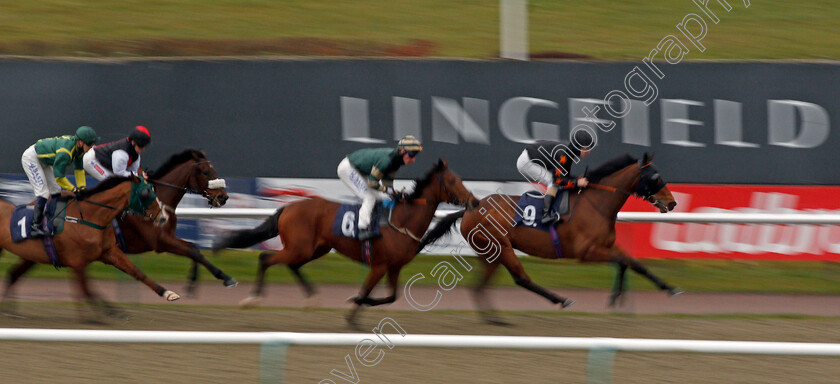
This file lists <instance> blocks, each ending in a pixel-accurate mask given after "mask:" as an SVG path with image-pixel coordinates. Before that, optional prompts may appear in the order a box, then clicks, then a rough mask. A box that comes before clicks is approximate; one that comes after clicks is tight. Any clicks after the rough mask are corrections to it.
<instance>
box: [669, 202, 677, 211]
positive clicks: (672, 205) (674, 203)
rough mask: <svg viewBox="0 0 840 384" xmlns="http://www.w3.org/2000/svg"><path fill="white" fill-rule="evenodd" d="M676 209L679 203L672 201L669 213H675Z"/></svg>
mask: <svg viewBox="0 0 840 384" xmlns="http://www.w3.org/2000/svg"><path fill="white" fill-rule="evenodd" d="M676 207H677V202H676V201H672V202H670V203H668V210H669V211H673V210H674V208H676Z"/></svg>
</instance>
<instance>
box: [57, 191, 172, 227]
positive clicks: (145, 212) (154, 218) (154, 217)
mask: <svg viewBox="0 0 840 384" xmlns="http://www.w3.org/2000/svg"><path fill="white" fill-rule="evenodd" d="M73 201H75V202H76V203H77V204H79V216H80V217H72V216H65V217H64V220H65V221H69V222H71V223H78V224H83V225H87V226H88V227H91V228H95V229H105V228H107V227H108V225H107V224H106V225H100V224H96V223H94V222H92V221H88V220H85V214H84V212H82V203H87V204H92V205H96V206H99V207H102V208H107V209H110V210H114V211H119V210H120V208H117V207H113V206H110V205H108V204H103V203H99V202H96V201H91V200H79V199H76V198H73ZM155 201H156V202H157V203H158V207H160V209H159V210H158V211H157V213H155V214H154V215H152V214H151V213H150V212H149V210H148V209H145V208H144V209H143V211H137V210H134V209H132V208H130V207H126V208H124V209H122V212H121V213H120V215H119V218H120V220H123V219H124V218H125V216H126V215H138V216H141V217H142V218H144V219H149V220H151V221H152V222H157V221H158V217H159V216H161V215H163V218H162V221H163V222H166V221H167V220H169V215H168V214H167V213H166V210H168V209H171V208H169V207H168V206H167V205H166V204H164V203H163V202H162V201H160V199H158V198H157V197H155ZM67 206H69V204H67V205H65V206H64V208H63V210H65V211H66V210H67ZM55 215H56V216H58V215H60V213H56V214H55Z"/></svg>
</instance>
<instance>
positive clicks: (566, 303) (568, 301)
mask: <svg viewBox="0 0 840 384" xmlns="http://www.w3.org/2000/svg"><path fill="white" fill-rule="evenodd" d="M574 303H575V301H574V300H572V299H566V300H563V302H562V303H560V306H561V307H562V308H566V307H568V306H570V305H572V304H574Z"/></svg>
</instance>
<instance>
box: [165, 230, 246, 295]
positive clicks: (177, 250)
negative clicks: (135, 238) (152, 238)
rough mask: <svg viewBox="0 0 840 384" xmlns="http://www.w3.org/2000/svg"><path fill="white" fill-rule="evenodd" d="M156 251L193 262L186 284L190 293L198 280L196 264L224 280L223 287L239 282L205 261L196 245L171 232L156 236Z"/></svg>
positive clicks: (235, 284) (232, 285)
mask: <svg viewBox="0 0 840 384" xmlns="http://www.w3.org/2000/svg"><path fill="white" fill-rule="evenodd" d="M155 251H156V252H169V253H173V254H176V255H180V256H186V257H189V258H190V259H191V260H192V261H193V263H192V266H191V269H190V272H189V275H188V279H189V280H188V281H189V283H188V284H187V292H189V293H190V294H192V293H193V292H195V285H196V281H197V280H198V264H201V265H203V266H204V268H207V270H208V271H210V273H211V274H213V277H215V278H217V279H219V280H222V281H223V282H224V285H225V287H235V286H237V285H238V284H239V282H237V281H236V280H235V279H233V278H232V277H230V276H228V275H227V274H226V273H224V272H222V270H221V269H219V268H218V267H216V266H215V265H213V264H212V263H210V262H209V261H207V258H206V257H204V255H203V254H202V253H201V250H200V249H198V247H197V246H196V245H195V244H193V243H190V242H189V241H185V240H182V239H179V238H177V237H175V235H173V234H171V233H166V232H164V233H161V235H160V237H159V238H158V242H157V245H156V246H155Z"/></svg>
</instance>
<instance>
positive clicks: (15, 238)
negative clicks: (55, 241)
mask: <svg viewBox="0 0 840 384" xmlns="http://www.w3.org/2000/svg"><path fill="white" fill-rule="evenodd" d="M66 208H67V200H66V199H64V198H58V199H50V200H49V201H47V205H46V207H45V208H44V222H43V225H44V227H43V228H42V229H43V230H44V232H46V233H48V234H52V236H55V235H58V234H60V233H61V232H63V231H64V216H65V212H66ZM34 214H35V210H34V209H33V208H32V207H30V206H28V205H18V206H16V207H15V210H14V211H13V212H12V217H11V220H10V221H9V232H10V233H11V234H12V242H15V243H19V242H21V241H24V240H26V239H31V238H32V236H31V235H32V234H31V228H30V226H31V224H32V217H33V216H34Z"/></svg>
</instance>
